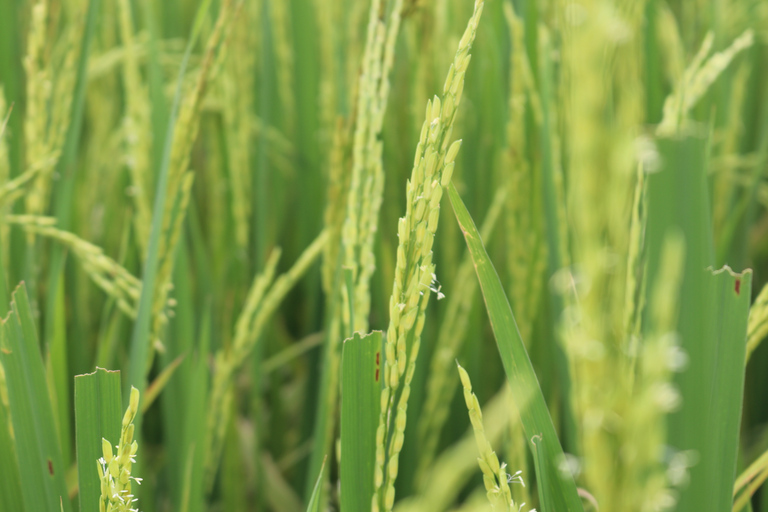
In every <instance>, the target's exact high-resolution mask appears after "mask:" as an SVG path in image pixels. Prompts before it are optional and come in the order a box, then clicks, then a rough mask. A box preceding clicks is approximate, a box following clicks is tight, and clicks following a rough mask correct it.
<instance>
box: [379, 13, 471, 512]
mask: <svg viewBox="0 0 768 512" xmlns="http://www.w3.org/2000/svg"><path fill="white" fill-rule="evenodd" d="M482 11H483V2H482V0H476V1H475V5H474V12H473V14H472V17H471V18H470V20H469V23H468V25H467V29H466V31H465V32H464V35H463V36H462V38H461V40H460V41H459V47H458V50H457V52H456V56H455V57H454V62H453V64H452V65H451V67H450V69H449V70H448V76H447V78H446V81H445V85H444V86H443V99H442V100H440V98H438V97H437V96H435V98H434V99H433V100H432V101H428V102H427V109H426V119H425V121H424V124H423V125H422V129H421V135H420V137H419V143H418V145H417V147H416V155H415V158H414V166H413V171H412V174H411V179H410V180H409V181H408V184H407V186H406V214H405V217H401V218H400V221H399V222H398V238H399V242H398V247H397V265H396V268H395V280H394V284H393V287H392V296H391V298H390V302H389V315H390V321H389V327H388V329H387V337H386V350H385V358H384V360H385V364H384V367H383V372H384V387H383V389H382V393H381V411H382V413H381V417H380V419H379V427H378V430H377V432H376V464H375V467H374V488H375V494H374V496H373V500H372V511H373V512H379V511H380V510H384V511H386V512H389V511H391V510H392V507H393V505H394V502H395V479H396V478H397V473H398V458H399V455H400V451H401V450H402V447H403V441H404V436H405V423H406V411H407V407H408V397H409V395H410V391H411V389H410V384H411V381H412V380H413V373H414V371H415V370H416V357H417V356H418V353H419V345H420V342H421V331H422V330H423V328H424V321H425V310H426V308H427V303H428V302H429V296H430V291H431V286H432V282H433V281H434V279H435V273H434V272H435V266H434V264H433V263H432V244H433V240H434V234H435V231H436V230H437V224H438V221H439V214H440V198H441V197H442V193H443V187H446V186H448V184H449V183H450V180H451V176H452V174H453V168H454V166H455V162H454V160H455V159H456V155H457V154H458V151H459V147H460V145H461V143H460V142H459V141H455V142H453V143H451V131H452V129H453V123H454V120H455V117H456V111H457V109H458V106H459V104H460V102H461V96H462V93H463V90H464V75H465V73H466V70H467V67H468V66H469V61H470V58H471V57H470V55H469V51H470V49H471V47H472V42H473V41H474V39H475V33H476V31H477V26H478V23H479V22H480V15H481V14H482ZM449 144H450V147H449ZM401 379H403V381H402V389H401ZM385 470H386V475H385V473H384V471H385Z"/></svg>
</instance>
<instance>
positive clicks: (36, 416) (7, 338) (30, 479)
mask: <svg viewBox="0 0 768 512" xmlns="http://www.w3.org/2000/svg"><path fill="white" fill-rule="evenodd" d="M1 331H2V334H0V361H1V362H2V364H3V368H4V369H5V377H6V383H7V386H8V402H9V405H10V414H11V420H12V425H13V432H14V435H15V440H16V454H17V459H18V463H19V475H20V477H21V478H20V480H21V494H22V497H23V500H24V508H25V510H26V511H27V512H32V511H35V512H36V511H47V510H59V509H63V510H64V511H65V512H69V511H70V510H71V507H70V503H69V498H68V494H67V486H66V483H65V481H64V471H65V470H66V468H65V467H64V465H63V463H62V460H61V449H60V447H59V443H58V439H59V438H58V435H57V433H56V429H55V426H54V421H53V412H52V410H51V400H50V398H49V397H48V388H47V386H46V382H45V369H44V367H43V359H42V356H41V355H40V345H39V343H38V339H37V334H36V332H35V326H34V322H33V320H32V311H31V309H30V306H29V299H28V297H27V290H26V287H25V286H24V283H22V284H21V285H19V287H18V288H17V289H16V291H14V292H13V301H12V302H11V313H10V314H9V315H8V318H7V319H6V320H4V321H3V323H2V329H1ZM93 467H94V468H95V467H96V465H95V463H94V466H93ZM94 471H96V470H95V469H94Z"/></svg>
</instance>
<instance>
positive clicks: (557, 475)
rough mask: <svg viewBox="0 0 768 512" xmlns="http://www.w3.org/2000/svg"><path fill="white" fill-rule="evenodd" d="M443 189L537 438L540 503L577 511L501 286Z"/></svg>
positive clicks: (464, 216) (457, 200) (526, 421)
mask: <svg viewBox="0 0 768 512" xmlns="http://www.w3.org/2000/svg"><path fill="white" fill-rule="evenodd" d="M448 194H449V197H450V198H451V205H453V211H454V213H455V214H456V219H457V220H458V222H459V226H460V228H461V231H462V233H463V234H464V239H465V240H466V242H467V248H468V249H469V253H470V255H471V256H472V261H474V263H475V271H476V272H477V278H478V280H479V282H480V289H481V290H482V292H483V299H484V300H485V306H486V310H487V311H488V317H489V318H490V321H491V327H492V329H493V334H494V336H495V337H496V344H497V346H498V348H499V354H500V355H501V361H502V363H503V364H504V371H505V372H506V374H507V380H508V381H509V384H510V387H511V388H512V391H513V393H514V399H515V403H516V405H517V408H518V411H519V413H520V420H521V422H522V424H523V430H524V432H525V435H526V437H527V438H528V440H529V441H530V442H531V443H533V438H534V436H538V438H539V440H538V442H537V443H536V445H535V452H534V460H538V464H537V472H538V473H540V474H541V477H540V478H539V486H538V488H539V496H540V500H541V503H542V504H543V505H546V503H548V502H551V503H552V507H551V509H544V512H561V511H562V512H564V511H581V510H583V508H582V505H581V500H580V498H579V496H578V494H577V492H576V484H575V483H574V481H573V478H572V477H571V475H570V473H564V472H562V471H560V469H559V468H558V466H559V465H560V464H561V463H562V462H563V461H564V455H563V449H562V447H561V446H560V440H559V439H558V437H557V433H556V432H555V426H554V425H553V423H552V418H551V417H550V416H549V410H548V409H547V404H546V402H545V401H544V395H542V393H541V388H540V387H539V381H538V379H537V378H536V374H535V372H534V371H533V366H532V365H531V361H530V359H529V358H528V353H527V352H526V350H525V345H523V340H522V339H521V338H520V333H519V332H518V330H517V324H516V323H515V317H514V315H513V314H512V308H511V307H510V306H509V301H508V300H507V296H506V295H505V294H504V288H503V287H502V285H501V282H500V281H499V277H498V275H497V274H496V269H495V268H494V267H493V264H492V263H491V260H490V258H489V257H488V253H487V252H486V251H485V247H484V246H483V241H482V240H481V239H480V233H478V231H477V228H476V227H475V223H474V221H473V220H472V217H471V216H470V215H469V212H468V211H467V208H466V207H465V206H464V203H463V202H462V200H461V197H459V194H458V192H456V187H455V186H454V185H453V183H451V184H450V185H449V187H448ZM532 449H534V447H533V446H532Z"/></svg>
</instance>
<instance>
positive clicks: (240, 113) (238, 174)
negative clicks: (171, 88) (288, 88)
mask: <svg viewBox="0 0 768 512" xmlns="http://www.w3.org/2000/svg"><path fill="white" fill-rule="evenodd" d="M244 10H245V12H244V13H243V15H242V16H239V17H238V18H237V19H235V20H233V26H232V35H231V37H232V41H231V43H230V48H229V51H228V52H227V55H226V56H225V61H224V72H223V73H222V75H221V79H220V80H218V84H219V87H220V89H221V91H222V93H221V94H222V97H223V98H235V100H230V101H225V102H223V109H222V114H223V122H224V132H225V139H226V150H227V162H228V165H229V179H230V182H231V187H230V189H231V192H232V217H233V220H234V228H235V242H236V244H237V246H238V248H239V250H240V251H241V252H242V253H245V251H246V249H247V248H248V238H249V232H250V218H251V205H250V202H249V200H248V198H249V196H250V194H251V191H252V184H251V181H252V180H251V170H250V166H251V158H252V153H251V149H250V148H251V144H250V141H251V131H252V128H251V123H252V122H253V116H252V115H251V112H252V110H253V104H254V98H253V95H254V85H255V84H254V75H255V71H254V70H255V67H256V59H255V58H254V57H253V55H254V52H252V51H251V49H252V48H253V47H254V46H255V43H256V41H255V34H254V33H253V31H250V30H248V25H249V22H250V16H249V15H248V13H249V10H248V9H247V8H244Z"/></svg>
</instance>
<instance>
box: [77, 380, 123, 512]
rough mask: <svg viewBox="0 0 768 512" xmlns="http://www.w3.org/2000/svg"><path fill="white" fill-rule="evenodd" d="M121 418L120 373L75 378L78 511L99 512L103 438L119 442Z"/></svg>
mask: <svg viewBox="0 0 768 512" xmlns="http://www.w3.org/2000/svg"><path fill="white" fill-rule="evenodd" d="M122 417H123V407H122V399H121V395H120V372H119V371H108V370H104V369H102V368H96V371H95V372H93V373H89V374H86V375H78V376H76V377H75V438H76V444H77V477H78V481H79V483H80V512H98V510H99V496H101V484H100V482H99V473H98V471H97V466H96V464H97V461H98V460H99V458H101V457H102V453H103V452H102V448H101V440H102V438H104V439H106V440H107V441H109V442H110V444H111V445H112V446H116V445H117V444H118V443H119V442H120V427H121V421H122Z"/></svg>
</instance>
